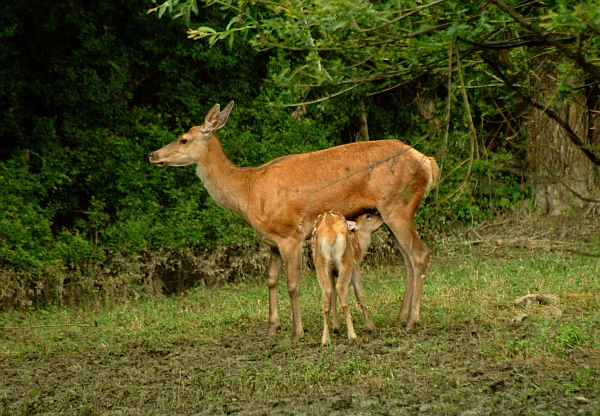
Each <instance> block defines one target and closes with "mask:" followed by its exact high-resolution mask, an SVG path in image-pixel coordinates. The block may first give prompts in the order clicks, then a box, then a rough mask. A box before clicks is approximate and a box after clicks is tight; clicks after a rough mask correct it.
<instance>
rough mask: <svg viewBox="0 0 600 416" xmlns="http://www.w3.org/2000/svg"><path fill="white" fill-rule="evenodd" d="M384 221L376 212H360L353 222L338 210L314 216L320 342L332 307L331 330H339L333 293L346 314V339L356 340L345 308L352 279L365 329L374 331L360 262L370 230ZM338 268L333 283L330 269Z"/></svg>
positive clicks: (327, 328)
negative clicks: (320, 323) (361, 278)
mask: <svg viewBox="0 0 600 416" xmlns="http://www.w3.org/2000/svg"><path fill="white" fill-rule="evenodd" d="M381 224H383V220H382V219H381V217H380V216H379V215H375V214H369V213H367V214H363V215H360V216H359V217H357V218H356V220H355V221H346V218H345V217H344V216H343V215H342V214H340V213H337V212H325V213H323V214H321V215H319V217H318V218H317V222H316V224H315V228H314V230H313V235H312V239H311V243H312V253H313V260H314V263H315V270H316V271H317V278H318V280H319V285H320V286H321V290H322V292H323V337H322V339H321V342H322V344H323V345H326V344H327V340H328V338H329V314H330V311H331V309H333V329H334V331H336V330H338V329H339V322H338V317H337V311H336V309H335V306H336V294H337V296H339V298H340V304H341V306H342V309H343V310H344V315H345V317H346V326H347V329H348V339H350V340H352V339H356V333H355V332H354V327H353V325H352V317H351V315H350V312H349V310H348V284H349V283H350V281H351V280H352V284H353V286H354V293H355V294H356V298H357V299H358V303H359V304H360V306H361V308H362V312H363V315H364V317H365V322H366V326H367V329H368V330H369V331H373V330H374V329H375V326H374V325H373V322H371V319H370V318H369V313H368V311H367V306H366V303H365V300H364V295H363V290H362V284H361V281H360V267H359V264H360V262H361V261H362V259H363V258H364V256H365V254H366V253H367V250H368V248H369V244H370V242H371V233H372V232H373V231H375V230H376V229H377V228H379V227H380V226H381ZM334 270H337V271H338V281H337V284H336V285H335V286H334V279H333V273H332V272H333V271H334Z"/></svg>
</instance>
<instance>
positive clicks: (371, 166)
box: [150, 102, 438, 339]
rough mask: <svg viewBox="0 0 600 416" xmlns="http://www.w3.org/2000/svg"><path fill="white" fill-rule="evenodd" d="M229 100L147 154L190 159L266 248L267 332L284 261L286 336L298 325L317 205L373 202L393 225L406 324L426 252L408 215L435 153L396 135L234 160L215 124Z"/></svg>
mask: <svg viewBox="0 0 600 416" xmlns="http://www.w3.org/2000/svg"><path fill="white" fill-rule="evenodd" d="M232 108H233V102H232V103H230V105H228V106H227V107H226V108H225V109H224V110H223V111H220V107H219V105H218V104H217V105H215V106H214V107H213V108H212V109H211V110H210V111H209V112H208V114H207V115H206V118H205V121H204V124H203V125H202V126H196V127H192V128H191V129H190V130H189V131H188V132H187V133H185V134H183V135H182V136H181V137H180V138H178V139H177V140H175V141H174V142H172V143H171V144H168V145H166V146H165V147H163V148H162V149H160V150H157V151H156V152H153V153H151V154H150V161H151V162H152V163H153V164H155V165H157V166H189V165H196V173H197V174H198V176H199V177H200V179H201V180H202V182H203V183H204V186H205V187H206V189H207V190H208V192H209V193H210V195H211V196H212V197H213V198H214V199H215V201H216V202H217V203H218V204H219V205H221V206H222V207H223V208H225V209H227V210H230V211H233V212H235V213H237V214H239V215H240V216H241V217H242V218H243V219H244V220H245V221H246V222H247V223H248V224H250V226H252V228H254V230H256V233H257V234H258V236H259V238H260V239H261V240H262V241H263V242H264V243H265V244H267V245H268V246H269V247H270V248H271V260H270V262H269V269H268V286H269V331H268V334H269V335H274V334H275V333H276V332H277V329H278V327H279V323H280V320H279V312H278V300H277V283H278V280H279V273H280V271H281V266H282V265H283V264H284V263H285V265H286V271H287V283H288V292H289V295H290V299H291V303H292V321H293V330H292V336H293V338H294V339H297V338H299V337H301V336H302V335H303V333H304V330H303V327H302V320H301V318H300V305H299V287H300V265H301V247H302V244H301V243H302V240H303V239H304V238H306V237H307V236H310V234H311V231H312V229H313V226H314V223H315V220H316V218H317V216H318V215H319V214H321V213H322V212H326V211H330V210H336V211H339V212H340V213H341V214H342V215H344V216H346V217H348V218H353V217H355V216H357V215H359V214H361V213H363V212H364V211H365V210H366V209H370V208H374V209H377V210H378V211H379V212H380V213H381V216H382V217H383V220H384V221H385V223H386V224H387V226H388V227H389V228H390V230H391V231H392V232H393V233H394V235H395V237H396V239H397V241H398V244H399V246H400V250H401V251H402V254H403V256H404V259H405V261H406V264H407V269H408V278H407V284H406V290H405V296H404V300H403V302H402V308H401V310H400V315H399V317H398V319H401V318H402V319H406V320H407V322H406V328H407V329H412V328H413V326H414V325H415V323H416V322H417V320H418V318H419V309H420V299H421V291H422V287H423V279H424V274H425V268H426V266H427V262H428V259H429V252H428V250H427V248H426V247H425V246H424V245H423V243H422V242H421V240H420V239H419V237H418V235H417V233H416V231H415V229H414V225H413V217H414V214H415V211H416V210H417V208H418V206H419V204H420V203H421V200H422V199H423V197H424V196H425V194H426V192H427V191H428V190H429V189H431V187H432V186H434V185H435V183H436V180H437V175H438V168H437V165H436V163H435V161H434V160H433V158H428V157H427V156H424V155H423V154H421V153H419V152H418V151H417V150H415V149H413V148H411V147H410V146H407V145H405V144H404V143H402V142H399V141H397V140H381V141H371V142H360V143H351V144H347V145H343V146H338V147H333V148H330V149H325V150H321V151H318V152H313V153H306V154H299V155H290V156H287V157H283V158H279V159H276V160H274V161H271V162H269V163H267V164H265V165H263V166H259V167H256V168H238V167H236V166H234V165H233V164H232V163H231V161H230V160H229V159H228V158H227V155H226V154H225V152H224V151H223V148H222V146H221V143H220V142H219V139H218V137H217V134H216V131H217V130H218V129H220V128H221V127H223V126H224V125H225V123H226V122H227V118H228V117H229V113H230V112H231V109H232Z"/></svg>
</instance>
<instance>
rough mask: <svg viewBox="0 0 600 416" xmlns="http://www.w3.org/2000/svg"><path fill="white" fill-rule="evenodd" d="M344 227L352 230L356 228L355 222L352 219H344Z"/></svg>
mask: <svg viewBox="0 0 600 416" xmlns="http://www.w3.org/2000/svg"><path fill="white" fill-rule="evenodd" d="M346 227H348V231H353V230H355V229H356V223H355V222H354V221H348V220H346Z"/></svg>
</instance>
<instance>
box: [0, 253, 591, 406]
mask: <svg viewBox="0 0 600 416" xmlns="http://www.w3.org/2000/svg"><path fill="white" fill-rule="evenodd" d="M399 276H401V278H399ZM363 280H364V286H365V293H366V297H367V302H368V304H369V306H370V311H371V316H372V319H373V321H374V323H375V325H376V327H377V329H378V331H377V333H374V334H371V333H368V332H366V330H365V327H364V321H363V318H362V315H361V314H360V312H359V309H358V306H357V305H356V302H355V301H354V300H353V301H352V305H351V307H352V314H353V317H354V323H355V329H356V332H357V334H358V336H359V339H358V340H357V341H356V342H349V341H348V340H347V338H346V334H345V327H342V331H341V333H340V334H333V335H332V338H331V345H330V346H328V347H322V346H321V345H320V338H321V331H322V315H321V293H320V289H319V286H318V284H317V281H316V278H315V276H314V274H307V275H306V276H305V277H304V279H303V282H302V286H301V291H302V292H301V293H302V298H301V308H302V314H303V323H304V325H305V328H306V329H307V333H306V335H305V337H304V338H303V339H302V340H301V341H299V342H297V343H294V342H292V341H291V328H290V327H291V316H290V314H291V312H290V301H289V297H288V295H287V290H286V285H285V281H284V280H282V281H281V284H280V290H279V305H280V314H281V320H282V324H283V327H282V330H281V332H280V334H279V335H278V336H277V337H276V338H275V339H273V340H271V339H267V337H266V336H265V334H266V329H267V315H268V291H267V288H266V284H264V283H259V284H241V285H229V286H221V287H214V288H209V287H198V288H196V289H194V290H192V291H190V292H189V293H187V294H186V295H182V296H172V297H156V298H145V299H139V300H137V301H131V302H127V303H120V304H116V305H104V306H103V307H101V308H97V309H91V308H87V309H86V308H81V309H61V308H55V309H50V310H42V311H34V310H31V311H27V312H15V313H5V314H3V315H1V316H0V321H1V322H0V366H2V367H0V373H2V371H3V370H5V369H8V370H10V369H13V368H14V369H19V374H21V373H23V372H29V373H28V374H29V376H28V377H25V376H19V377H17V378H10V377H4V378H2V377H0V394H2V392H4V395H5V407H6V409H8V410H7V411H13V412H21V411H24V409H25V408H28V409H30V410H29V411H34V410H35V411H40V412H41V411H45V412H50V413H52V412H59V411H60V410H61V409H64V406H67V405H68V406H70V407H69V408H72V409H75V410H73V412H74V413H78V412H79V413H81V412H84V411H86V412H88V414H94V412H96V413H100V414H101V413H103V412H102V411H100V409H102V408H103V407H102V406H103V405H102V403H106V400H107V399H106V398H107V397H112V396H110V394H112V395H113V396H114V397H116V398H115V399H114V400H113V401H109V403H112V404H111V408H112V409H121V410H123V409H138V410H140V411H142V410H144V411H148V412H150V413H156V412H158V413H160V412H167V413H170V412H183V413H187V412H193V411H196V412H200V411H206V414H210V413H211V412H212V411H215V412H217V411H218V412H225V413H226V412H227V411H231V412H233V411H235V409H237V407H236V406H238V407H239V408H243V409H248V406H250V408H252V409H255V410H256V411H257V412H259V411H262V410H261V409H262V408H263V407H264V408H265V409H267V410H269V409H270V410H273V409H275V408H277V407H278V408H280V409H287V411H289V412H292V413H302V412H306V414H329V413H331V412H332V411H336V409H338V410H339V411H340V412H342V413H343V411H344V409H345V410H349V409H352V411H353V412H354V413H356V414H379V413H385V412H392V413H396V412H400V411H401V410H402V411H406V412H408V413H407V414H411V413H414V412H419V411H421V412H423V413H426V414H427V413H429V414H459V413H460V412H461V411H464V410H469V409H471V410H473V411H475V414H477V411H480V412H481V413H484V412H486V411H487V412H490V411H493V410H494V409H496V410H498V409H504V408H505V409H513V410H515V412H516V413H513V414H528V412H524V409H529V406H533V404H535V406H538V407H539V406H545V407H544V409H546V411H548V412H550V411H553V412H556V413H557V414H570V413H571V410H572V411H576V410H577V409H578V408H579V407H581V406H587V407H586V408H585V409H587V410H589V411H590V412H592V413H590V414H598V413H597V412H598V409H599V408H600V407H598V406H599V405H598V401H599V400H600V262H599V261H598V259H597V258H593V257H584V256H580V255H573V254H564V253H560V252H551V251H541V250H538V251H535V252H532V251H528V250H512V251H511V252H510V256H502V257H494V256H489V257H486V256H482V255H461V256H459V257H458V258H456V259H450V260H441V259H438V260H435V261H433V262H432V263H431V265H430V267H429V274H428V276H427V279H426V282H425V290H424V294H423V299H422V311H421V322H420V324H419V325H418V326H417V329H416V331H414V332H413V333H411V334H406V333H405V331H404V330H403V329H402V328H398V327H396V326H394V325H393V322H394V321H395V319H396V315H397V313H398V311H399V308H400V304H401V299H402V293H403V290H404V268H403V267H398V268H389V267H381V268H379V267H374V266H372V267H371V268H370V269H369V270H364V271H363ZM528 293H543V294H554V295H557V296H559V298H560V302H559V304H558V305H556V306H557V308H558V309H560V311H561V312H562V315H561V316H560V317H558V318H557V317H553V316H550V315H548V307H547V306H544V305H539V304H534V305H532V306H531V307H529V308H527V309H523V308H520V307H516V306H514V305H513V304H512V302H513V301H514V300H515V299H516V298H518V297H520V296H523V295H526V294H528ZM520 314H526V315H527V317H526V318H524V319H523V320H520V321H514V319H513V318H515V317H516V316H517V315H520ZM342 322H343V320H342ZM40 372H41V373H40ZM44 372H46V373H56V372H58V373H59V374H60V372H63V373H64V374H65V380H63V381H62V382H60V383H58V385H57V386H55V387H53V389H52V390H50V389H48V387H47V383H48V382H49V380H50V378H45V377H44V376H43V374H44ZM15 374H16V373H15ZM40 374H42V375H40ZM48 377H49V376H48ZM157 389H158V390H157ZM69 391H72V392H76V393H77V394H75V393H73V394H71V393H68V392H69ZM107 392H110V394H108V393H107ZM124 392H125V393H124ZM160 392H162V393H160ZM163 393H164V394H163ZM75 397H76V398H75ZM576 397H583V398H584V399H585V400H586V401H589V402H583V401H582V402H577V400H583V399H576ZM111 400H112V399H111ZM273 403H277V405H275V407H273V406H274V405H273ZM365 403H366V404H365ZM242 404H243V405H242ZM73 406H74V407H73ZM215 406H216V407H215ZM261 406H262V407H261ZM535 406H534V407H535ZM32 409H33V410H32ZM86 409H87V410H86ZM211 409H212V410H211ZM394 409H395V411H394ZM478 409H479V410H478ZM531 409H533V408H531ZM531 409H530V410H531ZM89 412H91V413H89ZM218 412H217V413H218ZM593 412H596V413H593ZM401 413H402V412H400V413H399V414H401ZM6 414H10V413H6ZM249 414H253V413H249ZM340 414H341V413H340ZM507 414H510V413H507Z"/></svg>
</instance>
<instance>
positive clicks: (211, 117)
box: [204, 104, 221, 130]
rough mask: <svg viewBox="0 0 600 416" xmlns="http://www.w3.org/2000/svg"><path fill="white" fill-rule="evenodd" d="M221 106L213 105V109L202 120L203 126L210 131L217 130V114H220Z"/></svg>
mask: <svg viewBox="0 0 600 416" xmlns="http://www.w3.org/2000/svg"><path fill="white" fill-rule="evenodd" d="M220 109H221V106H220V105H219V104H215V106H214V107H213V108H211V109H210V111H209V112H208V114H207V115H206V117H205V118H204V125H205V126H206V127H207V128H209V129H211V130H214V129H217V128H218V127H217V125H218V124H219V114H220Z"/></svg>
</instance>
